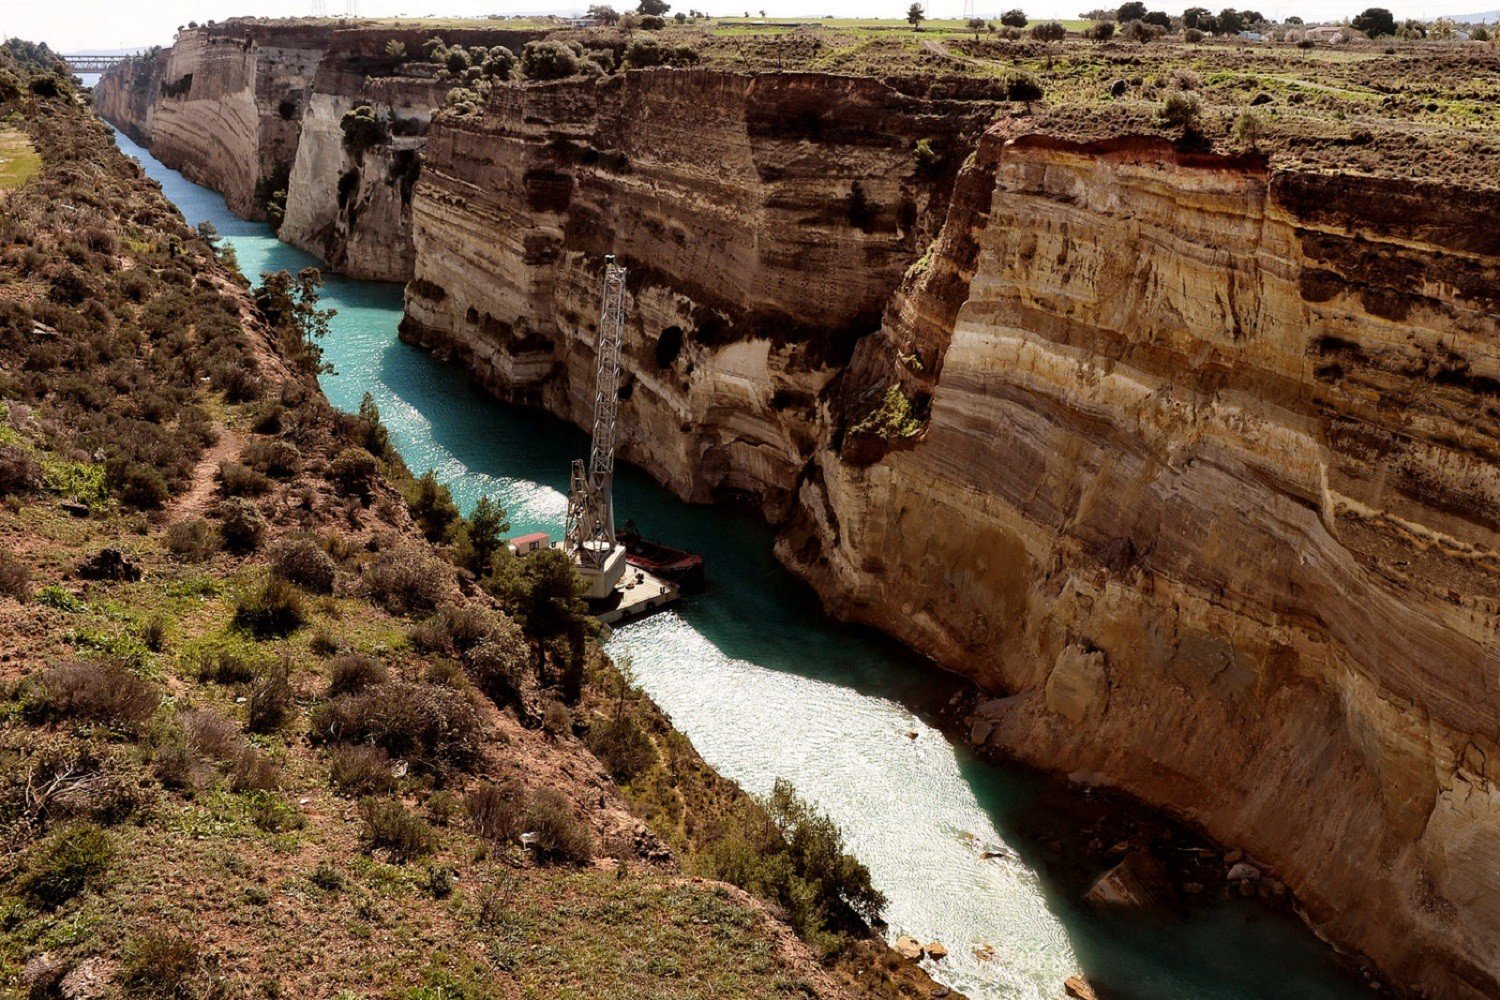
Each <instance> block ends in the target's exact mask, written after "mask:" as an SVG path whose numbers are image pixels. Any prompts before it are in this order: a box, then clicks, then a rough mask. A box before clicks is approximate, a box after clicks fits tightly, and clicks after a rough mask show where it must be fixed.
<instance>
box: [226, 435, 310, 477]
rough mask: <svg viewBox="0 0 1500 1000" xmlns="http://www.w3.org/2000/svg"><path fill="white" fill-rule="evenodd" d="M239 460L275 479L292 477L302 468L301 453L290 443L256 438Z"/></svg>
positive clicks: (274, 439) (247, 446)
mask: <svg viewBox="0 0 1500 1000" xmlns="http://www.w3.org/2000/svg"><path fill="white" fill-rule="evenodd" d="M240 458H241V460H242V461H243V462H244V463H245V464H246V465H248V466H250V467H251V468H253V469H257V470H259V471H260V472H263V473H265V474H266V475H267V476H271V477H273V478H275V479H285V478H287V477H288V476H294V475H296V474H297V472H298V470H300V469H301V468H302V452H300V451H299V450H298V449H297V446H296V445H294V444H292V443H291V442H290V441H281V440H278V439H276V438H256V439H255V440H254V441H251V442H250V443H249V444H247V445H246V446H245V450H244V452H243V453H242V454H241V455H240Z"/></svg>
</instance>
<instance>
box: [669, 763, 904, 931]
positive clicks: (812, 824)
mask: <svg viewBox="0 0 1500 1000" xmlns="http://www.w3.org/2000/svg"><path fill="white" fill-rule="evenodd" d="M698 864H699V867H700V868H701V869H702V870H703V871H704V873H705V874H707V875H709V876H710V877H712V878H717V879H720V880H722V881H725V882H729V883H731V884H733V885H737V886H739V887H741V888H742V889H745V890H747V891H749V892H752V893H754V894H756V895H758V896H761V897H763V898H766V899H770V900H772V901H773V902H775V903H777V904H778V905H779V906H781V907H782V908H783V910H785V911H786V913H787V916H788V919H789V920H790V922H791V923H792V925H793V926H794V927H796V928H797V930H798V932H799V933H800V934H801V936H802V937H803V938H804V939H805V940H807V941H809V942H810V943H813V944H815V945H817V946H819V947H822V948H825V949H832V948H834V947H836V946H837V935H838V934H839V932H840V931H844V930H857V928H856V927H854V926H852V925H851V921H850V919H849V917H850V915H851V914H852V915H853V916H854V917H857V918H859V919H860V920H863V921H865V922H866V923H874V922H875V921H877V920H878V919H879V917H880V912H881V911H882V910H883V909H884V908H885V897H884V896H883V895H882V894H881V893H880V892H879V890H877V889H875V887H874V886H873V885H872V884H871V881H870V872H869V870H868V869H867V868H865V866H864V865H863V864H861V863H860V862H859V861H858V860H856V859H855V858H854V857H852V856H851V855H849V854H848V853H846V852H845V849H844V839H843V833H842V832H841V831H840V830H839V828H838V826H837V825H836V824H835V823H834V822H833V820H831V819H829V818H828V817H827V816H826V815H824V814H823V813H821V812H819V811H818V810H816V809H814V808H813V807H812V806H811V805H809V804H808V803H807V802H806V801H804V800H803V799H802V798H800V797H799V796H798V795H797V793H796V791H795V790H794V789H793V788H792V786H791V784H790V783H788V782H786V781H784V780H779V779H778V780H777V782H776V784H775V786H774V788H773V789H772V792H771V794H770V795H769V796H767V797H766V798H765V799H763V800H759V801H758V802H750V803H746V804H745V805H744V806H743V807H742V808H740V809H739V810H738V811H736V812H735V813H732V814H731V815H730V816H729V817H728V818H727V819H726V820H725V821H724V823H723V828H722V830H721V831H720V832H719V835H718V836H717V837H716V838H715V839H714V840H713V841H712V842H711V843H710V844H709V845H708V847H707V848H706V849H705V850H704V852H703V853H702V854H701V855H700V857H699V861H698Z"/></svg>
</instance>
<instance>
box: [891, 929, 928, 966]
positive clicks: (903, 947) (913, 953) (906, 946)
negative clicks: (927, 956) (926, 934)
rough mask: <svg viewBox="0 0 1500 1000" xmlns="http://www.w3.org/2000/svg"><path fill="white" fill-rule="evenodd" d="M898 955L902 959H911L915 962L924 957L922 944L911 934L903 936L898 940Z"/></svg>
mask: <svg viewBox="0 0 1500 1000" xmlns="http://www.w3.org/2000/svg"><path fill="white" fill-rule="evenodd" d="M895 948H896V954H898V955H900V956H901V957H902V958H909V959H911V960H912V961H913V962H915V961H916V960H917V959H919V958H921V957H922V942H920V941H918V940H917V939H916V938H914V937H912V936H911V935H910V934H903V935H901V936H900V937H898V938H897V939H896V944H895Z"/></svg>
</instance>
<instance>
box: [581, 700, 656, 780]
mask: <svg viewBox="0 0 1500 1000" xmlns="http://www.w3.org/2000/svg"><path fill="white" fill-rule="evenodd" d="M584 742H585V744H587V746H588V748H589V750H590V751H591V752H592V753H593V755H594V756H595V757H598V758H599V762H600V763H601V764H603V765H604V767H605V769H606V770H608V771H609V774H610V777H612V778H613V779H614V780H615V781H616V782H618V783H619V784H622V785H626V784H629V783H630V782H631V781H633V780H634V779H635V777H636V776H637V775H639V774H641V773H642V772H644V771H647V770H649V769H650V768H651V766H652V765H653V764H655V763H656V748H655V747H654V746H652V744H651V738H650V737H649V736H648V735H647V734H646V730H645V729H644V728H642V726H641V724H640V722H639V721H638V720H637V719H636V716H635V713H633V712H624V713H621V714H620V715H619V716H617V717H615V718H610V719H606V720H605V721H604V722H602V723H599V724H597V725H595V726H593V727H591V728H590V729H589V732H588V735H587V736H586V737H585V738H584Z"/></svg>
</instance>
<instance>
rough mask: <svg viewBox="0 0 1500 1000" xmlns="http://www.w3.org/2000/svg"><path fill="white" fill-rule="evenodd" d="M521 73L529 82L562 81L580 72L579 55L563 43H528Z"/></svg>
mask: <svg viewBox="0 0 1500 1000" xmlns="http://www.w3.org/2000/svg"><path fill="white" fill-rule="evenodd" d="M521 72H522V73H524V74H525V75H526V79H528V80H561V79H562V78H563V77H568V76H572V75H573V74H574V73H577V72H578V53H577V51H575V50H574V49H572V48H570V47H569V46H567V45H565V44H563V43H562V42H553V41H535V42H527V43H526V47H525V48H523V49H522V50H521Z"/></svg>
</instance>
